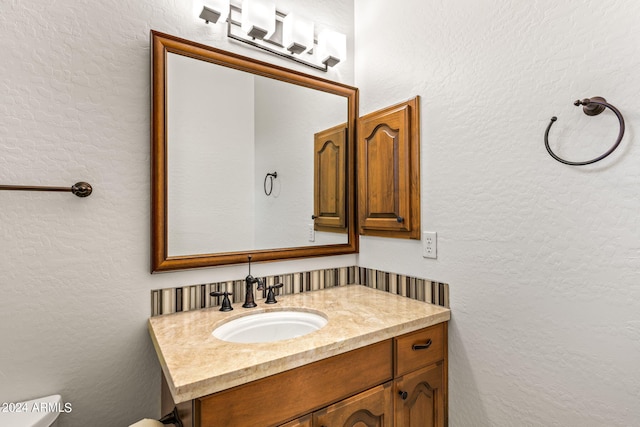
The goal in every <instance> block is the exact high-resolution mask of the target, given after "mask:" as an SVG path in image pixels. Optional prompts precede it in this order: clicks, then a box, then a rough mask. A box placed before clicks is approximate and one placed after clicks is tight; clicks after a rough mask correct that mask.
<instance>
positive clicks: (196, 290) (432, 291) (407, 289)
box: [151, 266, 449, 316]
mask: <svg viewBox="0 0 640 427" xmlns="http://www.w3.org/2000/svg"><path fill="white" fill-rule="evenodd" d="M261 279H262V280H263V281H264V283H265V284H266V285H267V286H270V285H274V284H276V283H282V284H283V285H284V286H283V287H282V288H280V289H278V292H277V294H278V295H286V294H295V293H301V292H309V291H315V290H318V289H324V288H330V287H333V286H341V285H346V284H352V283H357V284H360V285H363V286H368V287H370V288H375V289H380V290H383V291H386V292H391V293H393V294H397V295H402V296H406V297H408V298H412V299H417V300H420V301H425V302H430V303H433V304H437V305H441V306H443V307H447V308H448V307H449V285H448V284H446V283H439V282H433V281H431V280H428V279H420V278H417V277H411V276H405V275H402V274H395V273H388V272H385V271H379V270H375V269H371V268H364V267H356V266H351V267H339V268H328V269H324V270H313V271H305V272H301V273H289V274H281V275H274V276H266V277H261ZM244 286H245V285H244V279H240V280H231V281H227V282H217V283H203V284H199V285H191V286H183V287H179V288H168V289H155V290H152V291H151V316H159V315H161V314H169V313H175V312H179V311H189V310H198V309H201V308H207V307H215V306H219V305H220V303H221V302H222V298H221V297H211V296H209V293H210V292H213V291H225V290H226V291H228V292H231V293H233V296H231V297H230V299H231V301H232V303H241V302H242V301H243V299H244ZM265 297H266V292H265V291H258V293H257V294H256V300H259V299H260V298H265Z"/></svg>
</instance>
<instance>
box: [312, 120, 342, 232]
mask: <svg viewBox="0 0 640 427" xmlns="http://www.w3.org/2000/svg"><path fill="white" fill-rule="evenodd" d="M314 139H315V141H314V144H315V145H314V148H315V155H314V157H315V159H314V177H313V181H314V183H313V185H314V203H313V219H314V229H315V230H317V231H329V232H336V233H346V232H347V220H346V202H347V199H346V197H345V196H346V193H345V188H346V186H345V182H346V181H345V180H346V171H347V169H346V163H345V159H346V149H347V143H346V141H347V125H346V124H342V125H339V126H335V127H332V128H330V129H327V130H324V131H322V132H318V133H317V134H315V138H314Z"/></svg>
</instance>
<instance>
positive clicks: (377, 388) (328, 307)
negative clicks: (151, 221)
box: [149, 285, 450, 427]
mask: <svg viewBox="0 0 640 427" xmlns="http://www.w3.org/2000/svg"><path fill="white" fill-rule="evenodd" d="M292 309H294V310H301V311H312V312H315V313H322V314H323V315H324V316H326V318H327V320H328V322H327V324H326V325H325V326H324V327H322V328H321V329H319V330H317V331H315V332H312V333H309V334H307V335H304V336H300V337H297V338H292V339H286V340H280V341H275V342H264V343H233V342H227V341H222V340H219V339H217V338H215V337H214V336H213V335H212V332H213V331H214V330H215V329H216V328H218V327H219V326H221V325H222V324H224V323H227V322H229V321H231V320H234V319H236V318H238V317H242V316H247V315H251V314H254V313H261V312H265V311H278V310H292ZM449 318H450V311H449V309H446V308H443V307H439V306H435V305H432V304H427V303H423V302H420V301H416V300H412V299H409V298H405V297H401V296H397V295H393V294H389V293H387V292H383V291H378V290H374V289H370V288H367V287H364V286H359V285H349V286H340V287H335V288H330V289H325V290H320V291H314V292H307V293H304V294H296V295H287V296H281V297H279V302H278V304H275V305H270V306H266V305H265V304H260V305H259V306H258V307H256V308H253V309H242V308H240V307H238V308H237V309H235V310H234V311H232V312H226V313H223V312H220V311H218V310H217V309H216V308H213V309H205V310H198V311H194V312H185V313H177V314H171V315H165V316H158V317H153V318H151V319H150V320H149V329H150V333H151V336H152V339H153V342H154V345H155V348H156V351H157V353H158V357H159V360H160V363H161V366H162V369H163V372H164V376H163V392H162V395H163V408H162V410H163V413H167V412H170V411H171V410H172V409H173V407H174V405H175V406H177V407H178V411H179V414H180V416H181V418H182V421H183V423H185V425H188V426H216V427H218V426H264V427H267V426H287V427H293V426H305V427H311V426H314V427H315V426H317V427H320V426H326V427H330V426H353V425H366V426H394V425H395V426H396V427H399V426H407V427H410V426H413V425H415V422H416V421H415V420H420V421H419V422H420V424H419V425H420V426H424V425H434V426H445V425H447V321H448V320H449ZM412 420H413V421H412Z"/></svg>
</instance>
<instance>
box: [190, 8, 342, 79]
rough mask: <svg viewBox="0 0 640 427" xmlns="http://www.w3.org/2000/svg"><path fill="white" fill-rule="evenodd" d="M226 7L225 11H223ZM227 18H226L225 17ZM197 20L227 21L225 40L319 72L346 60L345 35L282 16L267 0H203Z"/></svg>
mask: <svg viewBox="0 0 640 427" xmlns="http://www.w3.org/2000/svg"><path fill="white" fill-rule="evenodd" d="M227 8H228V9H227ZM227 15H228V18H227ZM200 18H201V19H204V21H205V22H206V23H207V24H208V23H209V22H211V23H216V22H224V21H225V19H226V21H227V37H229V38H230V39H233V40H236V41H239V42H242V43H246V44H249V45H251V46H254V47H257V48H260V49H262V50H266V51H267V52H270V53H273V54H275V55H278V56H281V57H284V58H287V59H290V60H292V61H296V62H298V63H301V64H304V65H307V66H309V67H312V68H315V69H317V70H321V71H327V70H328V69H329V67H333V66H335V65H336V64H338V63H339V62H342V61H344V60H345V59H346V57H347V37H346V35H344V34H342V33H339V32H337V31H332V30H323V31H321V32H320V34H319V35H318V40H317V41H316V39H315V28H314V27H315V25H314V23H313V22H312V21H310V20H308V19H304V18H302V17H300V16H299V15H298V14H296V13H295V12H291V13H288V14H284V13H282V12H280V11H278V10H276V6H275V3H273V2H272V1H269V0H242V4H241V7H239V6H237V5H235V4H229V0H206V1H205V4H204V6H203V9H202V12H201V13H200Z"/></svg>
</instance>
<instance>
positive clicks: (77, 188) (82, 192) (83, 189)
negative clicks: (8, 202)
mask: <svg viewBox="0 0 640 427" xmlns="http://www.w3.org/2000/svg"><path fill="white" fill-rule="evenodd" d="M0 190H12V191H66V192H69V193H73V194H75V195H76V196H78V197H87V196H88V195H90V194H91V192H92V191H93V188H91V184H89V183H88V182H76V183H75V184H73V185H72V186H71V187H41V186H36V185H0Z"/></svg>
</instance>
